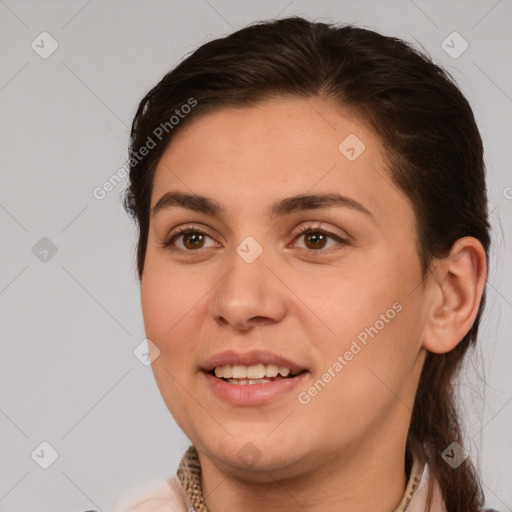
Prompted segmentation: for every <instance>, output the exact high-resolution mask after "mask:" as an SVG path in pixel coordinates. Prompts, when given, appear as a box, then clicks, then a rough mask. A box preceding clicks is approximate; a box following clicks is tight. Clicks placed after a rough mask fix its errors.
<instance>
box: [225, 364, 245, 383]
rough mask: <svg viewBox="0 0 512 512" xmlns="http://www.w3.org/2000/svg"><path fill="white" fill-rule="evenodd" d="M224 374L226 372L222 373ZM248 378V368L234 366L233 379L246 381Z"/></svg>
mask: <svg viewBox="0 0 512 512" xmlns="http://www.w3.org/2000/svg"><path fill="white" fill-rule="evenodd" d="M222 373H223V374H224V370H223V371H222ZM246 377H247V366H240V365H238V364H234V365H233V379H245V378H246Z"/></svg>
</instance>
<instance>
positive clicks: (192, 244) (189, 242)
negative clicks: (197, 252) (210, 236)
mask: <svg viewBox="0 0 512 512" xmlns="http://www.w3.org/2000/svg"><path fill="white" fill-rule="evenodd" d="M182 237H183V245H184V246H185V247H186V248H187V249H192V250H193V249H198V248H199V249H201V248H202V247H203V244H204V235H203V234H201V233H196V232H189V233H184V234H182Z"/></svg>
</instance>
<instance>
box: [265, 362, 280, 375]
mask: <svg viewBox="0 0 512 512" xmlns="http://www.w3.org/2000/svg"><path fill="white" fill-rule="evenodd" d="M278 373H279V368H278V367H277V366H276V365H275V364H267V366H266V367H265V376H267V377H277V374H278Z"/></svg>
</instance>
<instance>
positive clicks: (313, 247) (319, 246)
mask: <svg viewBox="0 0 512 512" xmlns="http://www.w3.org/2000/svg"><path fill="white" fill-rule="evenodd" d="M301 238H303V239H304V246H303V247H300V246H299V248H301V249H309V250H310V251H314V252H324V251H325V252H327V251H329V249H331V247H332V248H335V247H336V245H338V246H341V245H346V244H348V241H347V240H345V239H343V238H341V237H340V236H339V235H337V234H336V233H333V232H331V231H329V230H327V229H325V228H317V227H306V228H304V229H302V230H301V231H300V232H299V233H298V234H297V235H296V237H295V239H296V240H299V239H301ZM329 239H330V240H332V241H333V243H331V244H330V245H327V244H328V243H329Z"/></svg>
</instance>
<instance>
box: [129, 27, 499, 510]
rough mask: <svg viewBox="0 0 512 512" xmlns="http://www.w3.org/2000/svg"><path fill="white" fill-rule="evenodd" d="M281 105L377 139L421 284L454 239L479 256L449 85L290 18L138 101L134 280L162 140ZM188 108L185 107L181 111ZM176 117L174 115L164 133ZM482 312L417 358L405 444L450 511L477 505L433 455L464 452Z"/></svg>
mask: <svg viewBox="0 0 512 512" xmlns="http://www.w3.org/2000/svg"><path fill="white" fill-rule="evenodd" d="M281 96H295V97H303V98H310V97H314V96H321V97H324V98H326V99H329V100H331V101H332V100H334V101H335V102H337V103H338V104H339V105H340V106H342V107H344V108H348V109H350V110H351V111H352V112H353V113H354V114H355V115H357V116H359V118H360V119H361V120H362V121H363V122H365V123H366V125H367V126H368V127H369V128H370V129H371V130H372V131H373V132H374V133H375V134H376V135H377V137H379V140H381V142H382V144H383V147H384V148H385V150H386V155H385V156H386V163H387V167H388V169H387V170H388V173H389V176H390V179H391V181H392V182H393V183H394V184H395V185H396V186H397V187H398V189H399V190H401V191H402V192H403V193H404V194H405V195H406V196H407V197H408V198H409V200H410V202H411V204H412V207H413V210H414V212H415V216H416V224H417V226H416V228H417V235H418V237H417V245H418V256H419V259H420V262H421V265H422V277H423V278H426V276H427V274H428V272H429V268H430V264H431V261H432V259H433V258H435V257H443V256H445V255H446V254H447V253H448V252H449V250H450V248H451V247H452V245H453V244H454V242H455V241H456V240H457V239H459V238H461V237H464V236H473V237H475V238H477V239H478V240H479V241H480V242H481V243H482V245H483V247H484V249H485V251H486V254H487V256H488V254H489V245H490V235H489V230H490V226H489V223H488V211H487V195H486V184H485V166H484V160H483V147H482V140H481V137H480V133H479V130H478V128H477V125H476V122H475V118H474V115H473V112H472V110H471V107H470V105H469V104H468V102H467V100H466V99H465V97H464V96H463V94H462V93H461V92H460V90H459V89H458V87H457V86H456V84H455V82H454V80H453V79H452V78H451V76H450V75H449V74H448V73H447V72H446V71H444V70H443V69H442V68H440V67H439V66H437V65H435V64H434V63H433V62H432V60H431V59H430V57H429V56H426V55H424V54H423V53H420V52H419V51H417V50H415V49H414V48H413V47H412V46H411V45H409V44H408V43H406V42H404V41H402V40H400V39H397V38H393V37H386V36H383V35H380V34H378V33H376V32H374V31H371V30H367V29H363V28H359V27H355V26H352V25H341V26H337V25H333V24H327V23H314V22H309V21H307V20H305V19H303V18H299V17H291V18H286V19H280V20H275V21H269V22H258V23H255V24H252V25H250V26H248V27H246V28H244V29H242V30H239V31H237V32H235V33H233V34H231V35H229V36H227V37H224V38H220V39H216V40H213V41H210V42H208V43H206V44H204V45H202V46H201V47H200V48H198V49H197V50H196V51H194V52H193V53H192V54H191V55H190V56H188V57H187V58H186V59H185V60H183V61H182V62H181V63H180V64H179V65H178V66H177V67H175V68H174V69H173V70H172V71H170V72H169V73H167V74H166V75H165V76H164V77H163V78H162V80H161V81H160V82H159V83H158V84H157V85H156V86H155V87H154V88H153V89H152V90H151V91H149V92H148V94H147V95H146V96H145V97H144V98H143V99H142V101H141V102H140V104H139V107H138V110H137V113H136V115H135V118H134V120H133V125H132V130H131V140H130V185H129V188H128V189H127V191H126V194H125V200H124V204H125V208H126V209H127V211H128V212H129V213H130V214H131V215H132V217H133V218H134V220H135V221H136V223H137V225H138V227H139V240H138V248H137V267H138V274H139V278H140V279H142V275H143V271H144V259H145V253H146V245H147V239H148V228H149V213H150V211H149V209H150V201H151V191H152V183H153V176H154V172H155V168H156V165H157V164H158V162H159V160H160V157H161V155H162V152H163V151H164V149H165V148H166V147H167V145H168V144H169V142H170V140H171V139H172V137H173V135H174V134H176V133H177V132H178V131H179V130H181V129H182V128H183V127H184V126H186V125H187V124H188V123H189V122H190V121H192V120H194V119H198V117H199V116H200V115H202V114H207V113H209V112H213V111H214V110H217V109H222V108H227V107H233V106H243V105H245V106H247V105H252V104H255V103H256V102H259V101H262V100H266V99H270V98H275V97H281ZM191 99H193V101H194V107H193V108H192V109H183V110H181V109H182V107H183V105H186V104H189V105H190V104H191V103H190V101H191ZM177 110H178V111H179V112H181V113H183V115H182V116H181V115H180V118H179V122H178V123H176V124H175V125H172V126H171V125H170V124H169V119H170V118H171V116H173V115H176V114H177V112H176V111H177ZM186 111H188V112H189V113H188V114H184V113H185V112H186ZM165 123H167V125H165ZM162 126H165V129H164V130H162V129H160V130H159V131H156V132H155V130H156V128H157V127H162ZM155 133H156V134H157V135H158V136H155ZM149 139H152V141H153V142H154V143H155V147H153V148H152V149H151V150H150V151H149V152H147V155H146V156H145V157H144V158H143V159H140V157H139V153H138V150H139V148H141V147H143V146H144V145H146V144H147V141H148V140H149ZM484 303H485V294H484V296H483V298H482V301H481V304H480V309H479V311H478V314H477V317H476V319H475V322H474V324H473V326H472V328H471V330H470V331H469V332H468V333H467V335H466V336H465V337H464V338H463V339H462V341H461V342H460V343H459V344H458V345H457V346H456V347H455V348H454V349H453V350H452V351H450V352H448V353H446V354H434V353H428V355H427V358H426V361H425V365H424V368H423V372H422V375H421V379H420V383H419V387H418V392H417V395H416V399H415V404H414V408H413V412H412V419H411V424H410V429H409V436H410V437H411V438H413V439H415V440H417V441H419V442H421V443H422V444H423V445H424V447H425V451H426V457H427V462H428V464H429V466H430V471H431V473H432V474H433V476H434V477H435V478H436V479H437V480H438V482H439V484H440V486H441V489H442V492H443V496H444V499H445V503H446V507H447V510H448V511H449V512H454V511H464V512H478V511H480V510H481V508H482V506H483V501H484V498H483V492H482V488H481V484H480V480H479V476H478V472H477V471H476V469H475V467H474V466H473V464H472V463H471V461H470V460H469V459H467V460H466V461H465V462H464V463H463V464H462V465H461V466H459V467H458V468H457V469H452V468H451V467H450V466H449V465H448V464H447V463H446V462H445V461H444V460H443V458H442V457H441V454H442V452H443V451H444V450H445V449H446V448H447V447H448V446H449V445H450V444H451V443H452V442H454V441H456V442H458V443H459V444H461V445H462V444H463V440H462V437H463V436H462V430H461V423H460V420H459V416H458V412H457V404H456V401H455V395H454V388H453V385H454V379H455V377H456V376H457V373H458V370H459V369H460V366H461V361H462V359H463V357H464V354H465V353H466V351H467V349H468V347H470V346H471V345H474V344H475V342H476V338H477V332H478V326H479V323H480V318H481V314H482V310H483V307H484ZM430 490H432V489H430ZM429 501H430V500H429Z"/></svg>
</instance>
